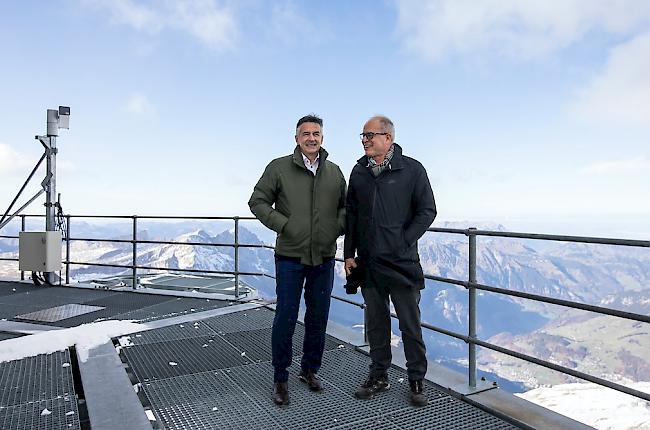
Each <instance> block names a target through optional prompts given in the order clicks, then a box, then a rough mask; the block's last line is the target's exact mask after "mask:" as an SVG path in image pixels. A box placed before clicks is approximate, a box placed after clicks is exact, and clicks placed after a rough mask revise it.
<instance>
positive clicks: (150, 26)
mask: <svg viewBox="0 0 650 430" xmlns="http://www.w3.org/2000/svg"><path fill="white" fill-rule="evenodd" d="M84 3H86V4H90V5H93V6H95V7H97V8H100V9H102V10H106V11H108V13H109V14H110V19H111V20H112V21H113V22H116V23H118V24H122V25H128V26H130V27H132V28H133V29H135V30H138V31H143V32H147V33H149V34H157V33H159V32H162V31H166V30H169V29H174V30H177V31H180V32H184V33H187V34H189V35H190V36H192V37H194V38H196V39H198V40H199V41H200V42H201V43H203V44H205V45H206V46H208V47H209V48H211V49H214V50H216V51H221V50H224V49H230V48H232V46H233V45H234V40H235V36H236V33H237V27H236V25H235V20H234V16H233V13H232V11H231V10H230V9H229V8H227V7H225V6H219V4H218V2H217V1H216V0H164V1H163V0H160V1H152V2H148V3H144V2H136V1H135V0H85V1H84Z"/></svg>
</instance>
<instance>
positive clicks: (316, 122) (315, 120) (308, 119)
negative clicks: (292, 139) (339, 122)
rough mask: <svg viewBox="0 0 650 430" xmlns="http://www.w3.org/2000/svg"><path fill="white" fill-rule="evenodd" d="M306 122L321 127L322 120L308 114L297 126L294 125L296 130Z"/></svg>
mask: <svg viewBox="0 0 650 430" xmlns="http://www.w3.org/2000/svg"><path fill="white" fill-rule="evenodd" d="M306 122H313V123H315V124H318V125H320V126H321V127H323V120H322V119H320V118H319V117H318V116H317V115H315V114H313V113H310V114H309V115H305V116H303V117H302V118H300V119H299V120H298V124H296V129H297V128H298V127H300V126H301V125H302V124H304V123H306Z"/></svg>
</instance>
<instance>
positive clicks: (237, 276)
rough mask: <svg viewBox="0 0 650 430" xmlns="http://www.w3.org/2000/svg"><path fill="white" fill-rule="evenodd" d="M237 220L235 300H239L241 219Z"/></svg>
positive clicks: (237, 218) (236, 218)
mask: <svg viewBox="0 0 650 430" xmlns="http://www.w3.org/2000/svg"><path fill="white" fill-rule="evenodd" d="M234 220H235V298H236V299H238V298H239V217H238V216H236V217H235V218H234Z"/></svg>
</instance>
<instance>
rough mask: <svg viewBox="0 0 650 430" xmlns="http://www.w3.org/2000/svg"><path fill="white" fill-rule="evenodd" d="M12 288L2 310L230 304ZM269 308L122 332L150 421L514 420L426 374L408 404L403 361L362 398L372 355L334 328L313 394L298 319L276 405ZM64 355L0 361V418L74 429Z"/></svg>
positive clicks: (415, 423) (504, 429)
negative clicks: (285, 394)
mask: <svg viewBox="0 0 650 430" xmlns="http://www.w3.org/2000/svg"><path fill="white" fill-rule="evenodd" d="M16 290H17V291H16V292H13V291H12V293H10V294H5V295H3V294H0V311H2V310H7V311H8V313H12V312H14V313H13V315H12V316H9V318H12V317H15V315H17V314H19V313H28V312H30V311H34V310H42V309H44V308H49V307H52V306H57V305H61V304H66V303H73V302H74V303H83V304H85V305H88V306H104V307H106V309H104V310H101V311H97V312H94V313H91V314H86V315H80V316H77V317H73V318H69V319H67V320H64V321H61V322H58V323H56V324H57V325H64V324H67V323H70V324H73V323H75V324H76V323H80V322H79V321H82V320H83V319H84V318H90V317H91V316H92V317H93V318H97V316H99V315H101V317H102V318H104V317H113V318H119V319H136V320H140V321H149V320H159V319H164V318H167V317H173V316H178V315H189V314H192V313H195V312H200V311H203V310H208V309H216V308H221V307H225V306H229V305H231V304H232V303H231V302H228V301H225V302H216V301H214V300H213V301H207V300H204V299H195V298H181V299H179V298H175V297H170V296H157V295H148V294H138V293H130V292H115V291H108V292H107V291H96V290H79V289H73V288H68V287H63V288H59V287H48V288H45V289H43V288H42V287H38V288H36V289H26V290H25V291H21V289H20V287H19V288H17V289H16ZM3 292H5V293H6V292H7V290H6V289H5V290H3ZM76 293H79V294H76ZM18 296H21V299H20V300H17V299H16V298H17V297H18ZM20 311H22V312H20ZM274 315H275V313H274V312H273V311H272V310H269V309H266V308H256V309H249V310H246V311H240V312H235V313H230V314H225V315H219V316H214V317H211V318H207V319H205V320H199V321H196V322H189V323H184V324H175V325H172V326H168V327H164V328H160V329H154V330H148V331H144V332H141V333H136V334H133V335H130V336H128V337H124V338H121V339H120V343H121V345H122V347H120V348H119V350H120V355H121V357H122V360H123V361H124V362H125V364H126V368H127V370H129V371H132V372H133V374H134V376H135V377H136V378H137V379H138V380H139V381H140V383H141V389H140V393H139V395H140V396H141V399H142V401H143V403H144V405H145V406H146V407H151V410H152V412H153V413H154V415H155V417H156V419H157V421H158V424H157V425H156V426H157V427H156V428H165V429H187V430H189V429H192V430H193V429H218V428H225V429H267V428H288V429H304V428H332V429H368V428H372V429H387V430H396V429H412V428H427V429H441V430H442V429H468V430H471V429H481V430H483V429H487V430H509V429H514V428H516V427H513V426H512V425H511V424H509V423H507V422H505V421H502V420H501V419H499V418H496V417H495V416H493V415H490V414H488V413H486V412H484V411H482V410H480V409H478V408H474V407H473V406H471V405H469V404H467V403H464V402H462V401H460V400H457V399H455V398H453V397H450V396H448V395H447V394H445V393H443V392H441V391H438V390H436V389H435V387H434V386H433V385H432V384H428V383H427V390H426V393H427V397H428V400H429V404H428V405H427V406H426V407H423V408H414V407H412V406H410V404H409V402H408V380H407V376H406V372H405V371H404V370H403V369H400V368H398V367H392V368H391V369H390V370H389V377H390V380H391V384H392V386H391V389H390V390H389V391H387V392H385V393H382V394H381V395H379V396H377V398H375V399H373V400H370V401H361V400H357V399H356V398H354V396H353V393H354V391H355V390H356V388H357V387H358V385H359V384H360V383H361V382H362V380H363V379H364V378H365V376H366V375H367V371H368V364H369V358H368V357H367V356H366V355H365V354H363V353H361V352H359V351H357V350H356V349H355V348H354V347H353V346H351V345H349V344H346V343H344V342H341V341H339V340H338V339H335V338H333V337H329V336H328V337H327V341H326V345H325V353H324V356H323V366H322V368H321V370H320V372H319V376H320V378H321V380H322V382H323V386H324V387H325V390H324V392H322V393H313V392H311V391H309V390H308V389H307V387H306V386H305V384H303V383H301V382H300V381H299V380H298V378H297V374H298V371H299V370H300V358H301V352H302V340H303V338H304V326H303V325H301V324H299V325H297V326H296V332H295V335H294V343H293V347H294V358H293V364H292V366H291V367H290V369H289V371H290V375H291V376H290V379H289V387H290V395H291V404H290V405H289V406H287V407H284V408H279V407H277V406H275V405H274V404H273V402H272V400H271V389H272V374H273V372H272V366H271V363H270V359H271V354H270V349H271V344H270V338H271V325H272V322H273V317H274ZM0 334H1V333H0ZM0 345H1V344H0ZM66 363H70V355H69V352H68V351H60V352H57V353H54V354H48V355H41V356H37V357H32V358H27V359H23V360H16V361H14V362H9V363H0V387H2V390H1V391H0V429H2V430H5V429H8V430H22V429H43V430H50V429H52V430H55V429H56V430H59V429H80V428H81V424H80V419H79V411H78V408H77V403H76V394H75V393H74V383H73V379H72V368H71V366H69V365H66ZM136 391H137V390H136Z"/></svg>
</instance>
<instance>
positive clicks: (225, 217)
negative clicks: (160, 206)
mask: <svg viewBox="0 0 650 430" xmlns="http://www.w3.org/2000/svg"><path fill="white" fill-rule="evenodd" d="M28 216H31V215H28ZM69 216H70V218H107V219H111V218H112V219H120V218H128V219H132V218H133V217H134V216H135V217H137V218H138V219H200V220H216V221H224V220H230V221H234V220H235V218H238V219H240V220H244V221H252V220H256V219H257V218H255V217H253V216H175V215H83V214H82V215H69Z"/></svg>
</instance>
